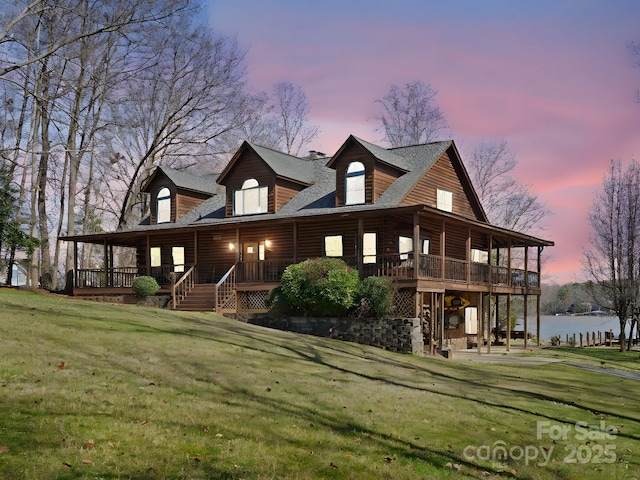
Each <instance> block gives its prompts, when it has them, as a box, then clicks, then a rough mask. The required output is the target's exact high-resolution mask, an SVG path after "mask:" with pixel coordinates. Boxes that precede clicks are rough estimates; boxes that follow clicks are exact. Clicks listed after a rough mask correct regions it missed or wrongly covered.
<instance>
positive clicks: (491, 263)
mask: <svg viewBox="0 0 640 480" xmlns="http://www.w3.org/2000/svg"><path fill="white" fill-rule="evenodd" d="M487 257H488V261H489V289H491V286H492V285H493V261H492V258H493V235H492V234H491V233H489V252H488V255H487Z"/></svg>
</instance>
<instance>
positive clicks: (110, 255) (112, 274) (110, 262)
mask: <svg viewBox="0 0 640 480" xmlns="http://www.w3.org/2000/svg"><path fill="white" fill-rule="evenodd" d="M114 267H115V262H114V261H113V245H109V268H110V270H109V271H110V272H111V286H112V287H114V286H116V285H114V281H113V279H114V272H113V268H114ZM118 283H121V282H120V281H119V282H118ZM117 286H118V287H119V286H120V285H117Z"/></svg>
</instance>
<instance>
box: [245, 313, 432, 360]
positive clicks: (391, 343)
mask: <svg viewBox="0 0 640 480" xmlns="http://www.w3.org/2000/svg"><path fill="white" fill-rule="evenodd" d="M239 319H241V320H244V321H246V322H248V323H251V324H254V325H261V326H263V327H269V328H275V329H278V330H286V331H289V332H296V333H306V334H309V335H316V336H319V337H327V338H334V339H336V340H342V341H346V342H354V343H359V344H362V345H371V346H374V347H379V348H383V349H385V350H391V351H393V352H399V353H414V354H419V355H421V354H423V353H424V340H423V336H422V329H421V328H420V319H418V318H391V319H382V320H378V319H374V318H362V319H354V318H334V317H327V318H324V317H279V318H273V317H268V316H266V315H247V316H242V317H240V316H239Z"/></svg>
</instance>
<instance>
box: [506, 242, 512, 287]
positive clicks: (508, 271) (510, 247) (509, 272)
mask: <svg viewBox="0 0 640 480" xmlns="http://www.w3.org/2000/svg"><path fill="white" fill-rule="evenodd" d="M512 248H513V244H512V243H511V237H509V251H508V252H507V273H508V274H509V286H510V287H512V286H513V285H512V283H513V282H512V281H511V249H512Z"/></svg>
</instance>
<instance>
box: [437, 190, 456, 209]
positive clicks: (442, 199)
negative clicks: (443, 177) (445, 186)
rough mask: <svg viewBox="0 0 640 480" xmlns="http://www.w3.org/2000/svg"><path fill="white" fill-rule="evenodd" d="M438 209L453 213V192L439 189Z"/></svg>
mask: <svg viewBox="0 0 640 480" xmlns="http://www.w3.org/2000/svg"><path fill="white" fill-rule="evenodd" d="M436 207H437V208H438V210H444V211H445V212H453V192H449V191H447V190H440V189H438V199H437V204H436Z"/></svg>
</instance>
